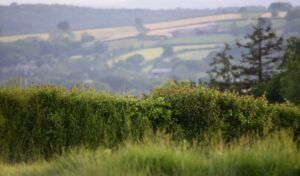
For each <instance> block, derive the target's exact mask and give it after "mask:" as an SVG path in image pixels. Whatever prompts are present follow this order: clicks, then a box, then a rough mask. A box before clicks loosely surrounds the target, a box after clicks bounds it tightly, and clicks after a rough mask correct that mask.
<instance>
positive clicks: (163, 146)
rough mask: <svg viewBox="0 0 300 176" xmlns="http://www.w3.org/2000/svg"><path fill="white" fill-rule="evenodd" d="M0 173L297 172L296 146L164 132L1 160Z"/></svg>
mask: <svg viewBox="0 0 300 176" xmlns="http://www.w3.org/2000/svg"><path fill="white" fill-rule="evenodd" d="M0 170H1V172H0V176H7V175H9V176H20V175H23V176H25V175H28V176H29V175H31V176H40V175H43V176H52V175H56V176H65V175H70V176H71V175H72V176H77V175H78V176H81V175H86V176H98V175H99V176H100V175H133V176H134V175H139V176H141V175H178V176H180V175H187V176H190V175H191V176H192V175H211V176H248V175H272V176H298V175H299V174H300V152H299V149H297V147H296V145H295V144H294V142H293V140H292V139H291V136H290V135H288V134H287V133H285V132H281V133H277V134H276V135H273V136H269V137H267V138H265V139H263V140H260V139H256V140H254V138H252V137H243V138H241V139H240V140H238V141H236V142H234V143H233V144H231V145H226V144H225V143H224V142H222V140H220V139H218V138H217V137H216V138H214V139H212V140H211V141H210V143H209V144H208V145H206V146H203V145H199V144H190V143H188V142H186V141H182V142H174V141H172V140H169V139H168V136H163V135H162V136H161V137H160V138H158V139H155V140H153V139H152V140H148V141H147V140H146V141H144V142H143V143H141V144H130V143H127V144H124V145H121V146H119V147H117V148H115V149H101V148H100V149H97V150H95V151H89V150H84V149H79V150H73V152H71V153H68V154H64V155H63V156H60V157H57V158H55V159H53V160H50V161H39V162H34V163H28V164H17V165H7V164H0Z"/></svg>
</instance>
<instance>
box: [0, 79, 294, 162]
mask: <svg viewBox="0 0 300 176" xmlns="http://www.w3.org/2000/svg"><path fill="white" fill-rule="evenodd" d="M299 124H300V110H299V108H297V107H294V106H292V105H288V104H269V103H268V102H267V101H266V100H265V99H263V98H258V99H255V98H253V97H250V96H243V97H241V96H238V95H237V94H234V93H226V92H225V93H221V92H219V91H217V90H213V89H206V88H204V87H195V86H194V85H189V84H185V85H182V86H169V87H165V88H160V89H155V90H154V91H152V93H151V94H150V95H148V96H145V97H144V98H134V97H124V96H116V95H111V94H107V93H99V92H96V91H94V90H80V89H78V88H74V89H71V90H66V89H64V88H59V87H50V86H35V87H30V88H27V89H19V88H2V89H0V160H2V161H10V162H16V161H17V162H18V161H31V160H36V159H48V158H51V157H52V156H53V155H56V154H61V153H62V152H63V151H68V150H69V149H72V148H74V147H75V148H76V147H80V146H83V147H84V148H88V149H96V148H98V147H100V146H102V147H110V148H115V147H116V146H118V145H119V144H122V143H123V142H125V141H128V140H131V141H132V142H133V143H139V142H143V141H144V139H145V137H146V139H147V138H148V137H149V136H150V137H151V135H153V134H154V133H156V132H157V131H164V132H167V133H169V134H170V135H171V136H172V137H174V139H177V140H178V139H188V140H189V141H193V140H197V141H201V142H203V141H204V142H205V141H206V140H207V139H210V137H212V136H214V135H216V134H218V133H219V132H220V133H221V135H222V137H223V138H224V140H225V141H226V142H230V141H233V140H235V139H237V138H239V137H241V136H244V135H248V134H255V135H259V136H265V134H268V133H269V132H273V131H277V130H279V129H281V128H284V129H290V130H292V132H293V133H294V134H295V136H294V137H295V140H297V141H300V138H299V137H300V125H299ZM208 142H209V141H208Z"/></svg>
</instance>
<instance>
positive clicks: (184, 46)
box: [173, 44, 219, 53]
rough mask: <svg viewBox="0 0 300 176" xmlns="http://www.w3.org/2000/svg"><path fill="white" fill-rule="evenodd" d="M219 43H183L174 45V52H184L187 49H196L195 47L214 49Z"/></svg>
mask: <svg viewBox="0 0 300 176" xmlns="http://www.w3.org/2000/svg"><path fill="white" fill-rule="evenodd" d="M218 46H219V45H218V44H204V45H181V46H174V49H173V50H174V52H176V53H177V52H182V51H186V50H195V49H213V48H216V47H218Z"/></svg>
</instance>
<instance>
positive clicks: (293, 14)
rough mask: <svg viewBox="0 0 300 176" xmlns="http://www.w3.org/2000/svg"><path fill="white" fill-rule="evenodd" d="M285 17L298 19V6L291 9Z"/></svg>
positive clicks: (299, 16) (299, 11)
mask: <svg viewBox="0 0 300 176" xmlns="http://www.w3.org/2000/svg"><path fill="white" fill-rule="evenodd" d="M286 19H287V20H289V21H292V20H296V19H300V7H297V8H293V9H291V10H290V11H289V12H288V14H287V17H286Z"/></svg>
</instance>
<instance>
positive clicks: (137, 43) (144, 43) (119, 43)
mask: <svg viewBox="0 0 300 176" xmlns="http://www.w3.org/2000/svg"><path fill="white" fill-rule="evenodd" d="M129 43H130V45H128V44H129ZM156 43H157V41H154V40H142V39H139V38H128V39H122V40H114V41H108V42H106V43H105V44H106V45H107V46H108V49H109V50H111V51H112V50H119V49H126V48H142V47H151V46H153V45H154V44H156Z"/></svg>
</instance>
